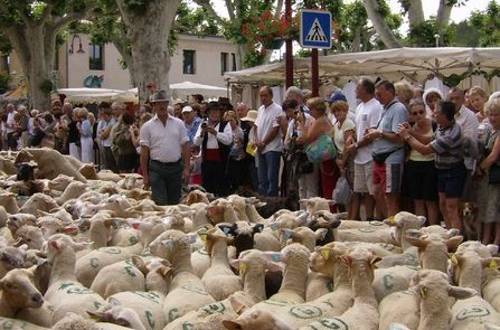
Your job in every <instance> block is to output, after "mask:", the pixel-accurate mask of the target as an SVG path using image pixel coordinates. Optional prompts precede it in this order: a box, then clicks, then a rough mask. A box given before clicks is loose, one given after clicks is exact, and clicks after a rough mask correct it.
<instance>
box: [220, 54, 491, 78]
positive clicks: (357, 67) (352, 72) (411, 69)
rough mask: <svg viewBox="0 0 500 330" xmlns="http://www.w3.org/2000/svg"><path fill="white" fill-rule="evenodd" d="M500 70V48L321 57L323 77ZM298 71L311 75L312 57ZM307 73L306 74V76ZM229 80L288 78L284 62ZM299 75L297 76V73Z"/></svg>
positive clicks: (237, 73) (298, 64) (231, 75)
mask: <svg viewBox="0 0 500 330" xmlns="http://www.w3.org/2000/svg"><path fill="white" fill-rule="evenodd" d="M495 69H496V70H498V69H500V48H499V47H497V48H455V47H443V48H406V47H403V48H394V49H387V50H380V51H372V52H358V53H344V54H338V55H329V56H320V57H319V71H320V77H322V78H328V77H336V78H342V77H353V76H361V75H363V76H364V75H367V76H382V77H384V78H386V79H391V80H399V79H401V78H403V77H404V78H408V79H410V80H414V81H423V80H425V78H426V77H427V75H428V74H429V73H439V74H442V75H445V76H449V75H451V74H458V75H461V74H463V73H465V72H468V71H469V70H470V71H474V70H480V71H484V72H488V73H489V72H491V71H493V70H495ZM294 71H296V72H295V74H297V73H298V74H299V76H298V77H299V78H300V77H304V78H307V79H308V78H309V76H310V73H309V72H310V59H295V60H294ZM303 73H306V76H304V75H303ZM225 77H226V78H227V79H228V80H229V81H230V82H240V83H241V82H263V83H265V82H270V81H276V80H278V81H283V80H284V79H285V63H284V62H280V63H274V64H268V65H262V66H258V67H254V68H250V69H245V70H241V71H234V72H227V73H226V74H225ZM296 77H297V76H296Z"/></svg>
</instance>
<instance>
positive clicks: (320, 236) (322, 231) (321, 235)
mask: <svg viewBox="0 0 500 330" xmlns="http://www.w3.org/2000/svg"><path fill="white" fill-rule="evenodd" d="M314 233H315V234H316V240H318V241H322V240H324V239H325V238H326V235H327V234H328V229H326V228H319V229H317V230H316V231H315V232H314Z"/></svg>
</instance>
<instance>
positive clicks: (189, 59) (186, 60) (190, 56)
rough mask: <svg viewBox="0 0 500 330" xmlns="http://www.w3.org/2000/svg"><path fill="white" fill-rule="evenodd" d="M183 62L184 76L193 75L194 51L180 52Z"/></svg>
mask: <svg viewBox="0 0 500 330" xmlns="http://www.w3.org/2000/svg"><path fill="white" fill-rule="evenodd" d="M182 56H183V62H182V73H184V74H195V72H196V70H195V56H196V51H194V50H183V51H182Z"/></svg>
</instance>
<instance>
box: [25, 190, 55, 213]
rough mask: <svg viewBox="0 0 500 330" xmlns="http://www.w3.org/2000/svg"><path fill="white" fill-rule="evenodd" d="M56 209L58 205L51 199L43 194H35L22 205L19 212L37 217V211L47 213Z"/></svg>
mask: <svg viewBox="0 0 500 330" xmlns="http://www.w3.org/2000/svg"><path fill="white" fill-rule="evenodd" d="M58 208H59V204H58V203H57V202H56V201H55V200H54V199H53V198H52V197H50V196H49V195H46V194H43V193H36V194H33V195H32V196H31V197H30V198H29V199H28V200H27V201H26V202H25V203H24V204H23V206H22V207H21V208H20V209H19V212H21V213H29V214H33V215H35V216H37V215H38V212H39V211H46V212H48V211H51V210H55V209H58Z"/></svg>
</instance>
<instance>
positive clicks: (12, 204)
mask: <svg viewBox="0 0 500 330" xmlns="http://www.w3.org/2000/svg"><path fill="white" fill-rule="evenodd" d="M0 205H2V206H3V208H4V209H5V211H6V212H7V213H9V214H15V213H17V212H19V206H18V205H17V201H16V195H15V194H13V193H11V192H7V191H4V192H0Z"/></svg>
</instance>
